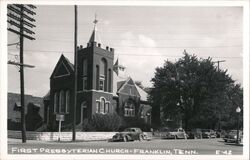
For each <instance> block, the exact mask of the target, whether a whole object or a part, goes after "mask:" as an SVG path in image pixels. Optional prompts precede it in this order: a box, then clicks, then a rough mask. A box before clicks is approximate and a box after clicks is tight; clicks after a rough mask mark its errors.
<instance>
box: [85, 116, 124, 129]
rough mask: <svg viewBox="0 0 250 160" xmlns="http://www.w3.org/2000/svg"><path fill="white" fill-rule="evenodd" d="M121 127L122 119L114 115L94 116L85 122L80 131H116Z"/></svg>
mask: <svg viewBox="0 0 250 160" xmlns="http://www.w3.org/2000/svg"><path fill="white" fill-rule="evenodd" d="M121 125H122V118H121V117H120V116H119V115H117V114H116V113H112V114H94V115H93V117H92V119H91V120H89V121H88V120H85V121H84V122H83V124H82V131H118V130H119V128H120V127H121Z"/></svg>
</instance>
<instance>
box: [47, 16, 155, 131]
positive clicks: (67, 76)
mask: <svg viewBox="0 0 250 160" xmlns="http://www.w3.org/2000/svg"><path fill="white" fill-rule="evenodd" d="M96 24H97V20H95V21H94V29H93V32H92V34H91V37H90V39H89V42H88V44H87V46H86V47H85V48H83V46H80V47H78V53H77V54H78V66H77V67H78V77H77V105H76V124H81V123H83V121H84V120H86V119H90V118H91V117H92V116H93V115H94V114H109V113H115V112H116V113H117V114H118V115H120V116H121V117H123V119H124V120H125V121H126V119H131V118H132V119H133V118H134V119H138V118H142V119H143V120H144V121H145V123H148V124H150V123H151V106H150V105H149V103H148V102H147V93H146V92H145V91H144V90H143V89H141V88H140V87H139V86H138V85H137V84H136V83H135V81H134V80H133V79H132V78H131V77H129V76H127V75H126V72H125V67H124V66H122V65H120V64H119V61H118V59H117V60H116V62H115V63H114V54H115V53H114V49H113V48H110V47H108V46H105V47H103V46H102V44H101V43H99V42H98V39H97V29H96ZM73 91H74V65H73V64H72V63H71V62H70V61H69V60H68V59H67V58H66V57H65V56H64V55H63V54H62V55H61V57H60V59H59V60H58V62H57V64H56V66H55V68H54V71H53V72H52V74H51V77H50V91H49V93H48V94H47V95H46V96H45V97H44V107H45V108H44V121H45V122H46V123H47V125H48V127H49V128H52V129H53V128H54V129H55V128H57V125H58V123H57V122H56V115H57V114H63V115H64V121H63V122H62V125H67V124H72V115H73V105H72V104H73V100H74V97H73Z"/></svg>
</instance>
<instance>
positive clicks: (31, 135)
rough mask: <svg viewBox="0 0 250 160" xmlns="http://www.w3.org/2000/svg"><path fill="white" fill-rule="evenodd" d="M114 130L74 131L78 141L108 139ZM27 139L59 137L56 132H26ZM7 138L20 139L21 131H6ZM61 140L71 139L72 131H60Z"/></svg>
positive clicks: (46, 139)
mask: <svg viewBox="0 0 250 160" xmlns="http://www.w3.org/2000/svg"><path fill="white" fill-rule="evenodd" d="M115 134H116V132H76V140H79V141H99V140H108V139H111V138H112V137H113V135H115ZM26 137H27V140H41V141H57V140H58V138H59V133H58V132H33V131H27V132H26ZM8 138H16V139H21V138H22V134H21V131H11V130H9V131H8ZM60 140H62V141H71V140H72V132H61V139H60Z"/></svg>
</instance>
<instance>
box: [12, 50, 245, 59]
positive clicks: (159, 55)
mask: <svg viewBox="0 0 250 160" xmlns="http://www.w3.org/2000/svg"><path fill="white" fill-rule="evenodd" d="M25 52H40V53H67V54H72V53H73V51H57V50H47V51H45V50H44V51H39V50H25ZM8 54H9V53H8ZM10 55H11V54H10ZM117 55H119V56H120V55H121V56H141V57H144V56H145V57H170V58H171V57H173V58H178V57H182V56H174V55H165V54H133V53H130V54H127V53H117ZM207 57H211V58H228V59H236V58H243V57H237V56H235V57H226V56H207Z"/></svg>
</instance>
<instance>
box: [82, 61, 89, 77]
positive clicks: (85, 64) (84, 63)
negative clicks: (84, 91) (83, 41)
mask: <svg viewBox="0 0 250 160" xmlns="http://www.w3.org/2000/svg"><path fill="white" fill-rule="evenodd" d="M87 74H88V61H87V59H86V58H84V59H83V61H82V75H83V76H87Z"/></svg>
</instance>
